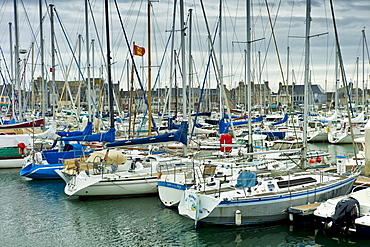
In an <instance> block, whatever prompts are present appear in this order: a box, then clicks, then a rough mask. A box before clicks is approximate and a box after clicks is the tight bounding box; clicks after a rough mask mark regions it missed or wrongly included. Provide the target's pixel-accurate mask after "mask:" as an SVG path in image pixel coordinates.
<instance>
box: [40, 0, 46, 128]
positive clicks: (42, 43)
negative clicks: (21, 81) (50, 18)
mask: <svg viewBox="0 0 370 247" xmlns="http://www.w3.org/2000/svg"><path fill="white" fill-rule="evenodd" d="M39 19H40V60H41V113H42V119H44V125H43V126H42V129H43V130H45V126H46V119H45V80H44V77H45V76H44V66H45V64H44V63H45V61H44V33H43V31H44V28H43V19H42V0H39Z"/></svg>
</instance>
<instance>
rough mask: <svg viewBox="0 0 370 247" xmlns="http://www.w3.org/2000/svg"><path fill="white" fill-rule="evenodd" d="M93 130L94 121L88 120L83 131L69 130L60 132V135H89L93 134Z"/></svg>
mask: <svg viewBox="0 0 370 247" xmlns="http://www.w3.org/2000/svg"><path fill="white" fill-rule="evenodd" d="M92 130H93V125H92V122H87V125H86V127H85V129H84V130H83V131H69V132H62V131H60V132H58V135H59V136H63V137H64V136H65V137H69V136H87V135H91V134H92Z"/></svg>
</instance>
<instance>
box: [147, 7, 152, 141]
mask: <svg viewBox="0 0 370 247" xmlns="http://www.w3.org/2000/svg"><path fill="white" fill-rule="evenodd" d="M150 42H151V39H150V0H148V135H149V136H151V135H152V68H151V66H152V64H151V63H152V56H151V50H150V46H151V44H150Z"/></svg>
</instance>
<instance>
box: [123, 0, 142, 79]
mask: <svg viewBox="0 0 370 247" xmlns="http://www.w3.org/2000/svg"><path fill="white" fill-rule="evenodd" d="M134 2H135V1H132V4H131V6H132V7H131V6H130V8H129V11H128V13H127V15H126V20H125V23H128V22H129V16H131V13H133V12H134V10H133V9H134V7H135V6H133V3H134ZM142 5H143V1H141V2H140V6H139V9H141V8H142ZM139 13H140V12H139ZM139 13H138V14H137V15H136V19H135V21H134V25H133V27H134V28H133V30H132V34H131V37H130V44H132V43H133V39H134V34H135V33H136V27H137V23H138V20H139V17H140V15H139ZM128 57H129V55H128V54H126V57H125V60H124V63H123V65H122V67H123V68H124V69H122V72H121V76H119V81H123V79H122V78H123V77H124V76H125V75H124V70H125V68H126V66H127V60H128Z"/></svg>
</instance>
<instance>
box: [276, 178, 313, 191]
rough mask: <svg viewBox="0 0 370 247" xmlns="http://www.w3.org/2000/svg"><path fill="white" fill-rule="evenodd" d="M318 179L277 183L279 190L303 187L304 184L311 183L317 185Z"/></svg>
mask: <svg viewBox="0 0 370 247" xmlns="http://www.w3.org/2000/svg"><path fill="white" fill-rule="evenodd" d="M316 182H317V181H316V179H314V178H312V177H307V178H298V179H292V180H290V181H289V180H288V181H280V182H277V185H278V186H279V188H281V189H282V188H288V187H292V186H298V185H303V184H309V183H316Z"/></svg>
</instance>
